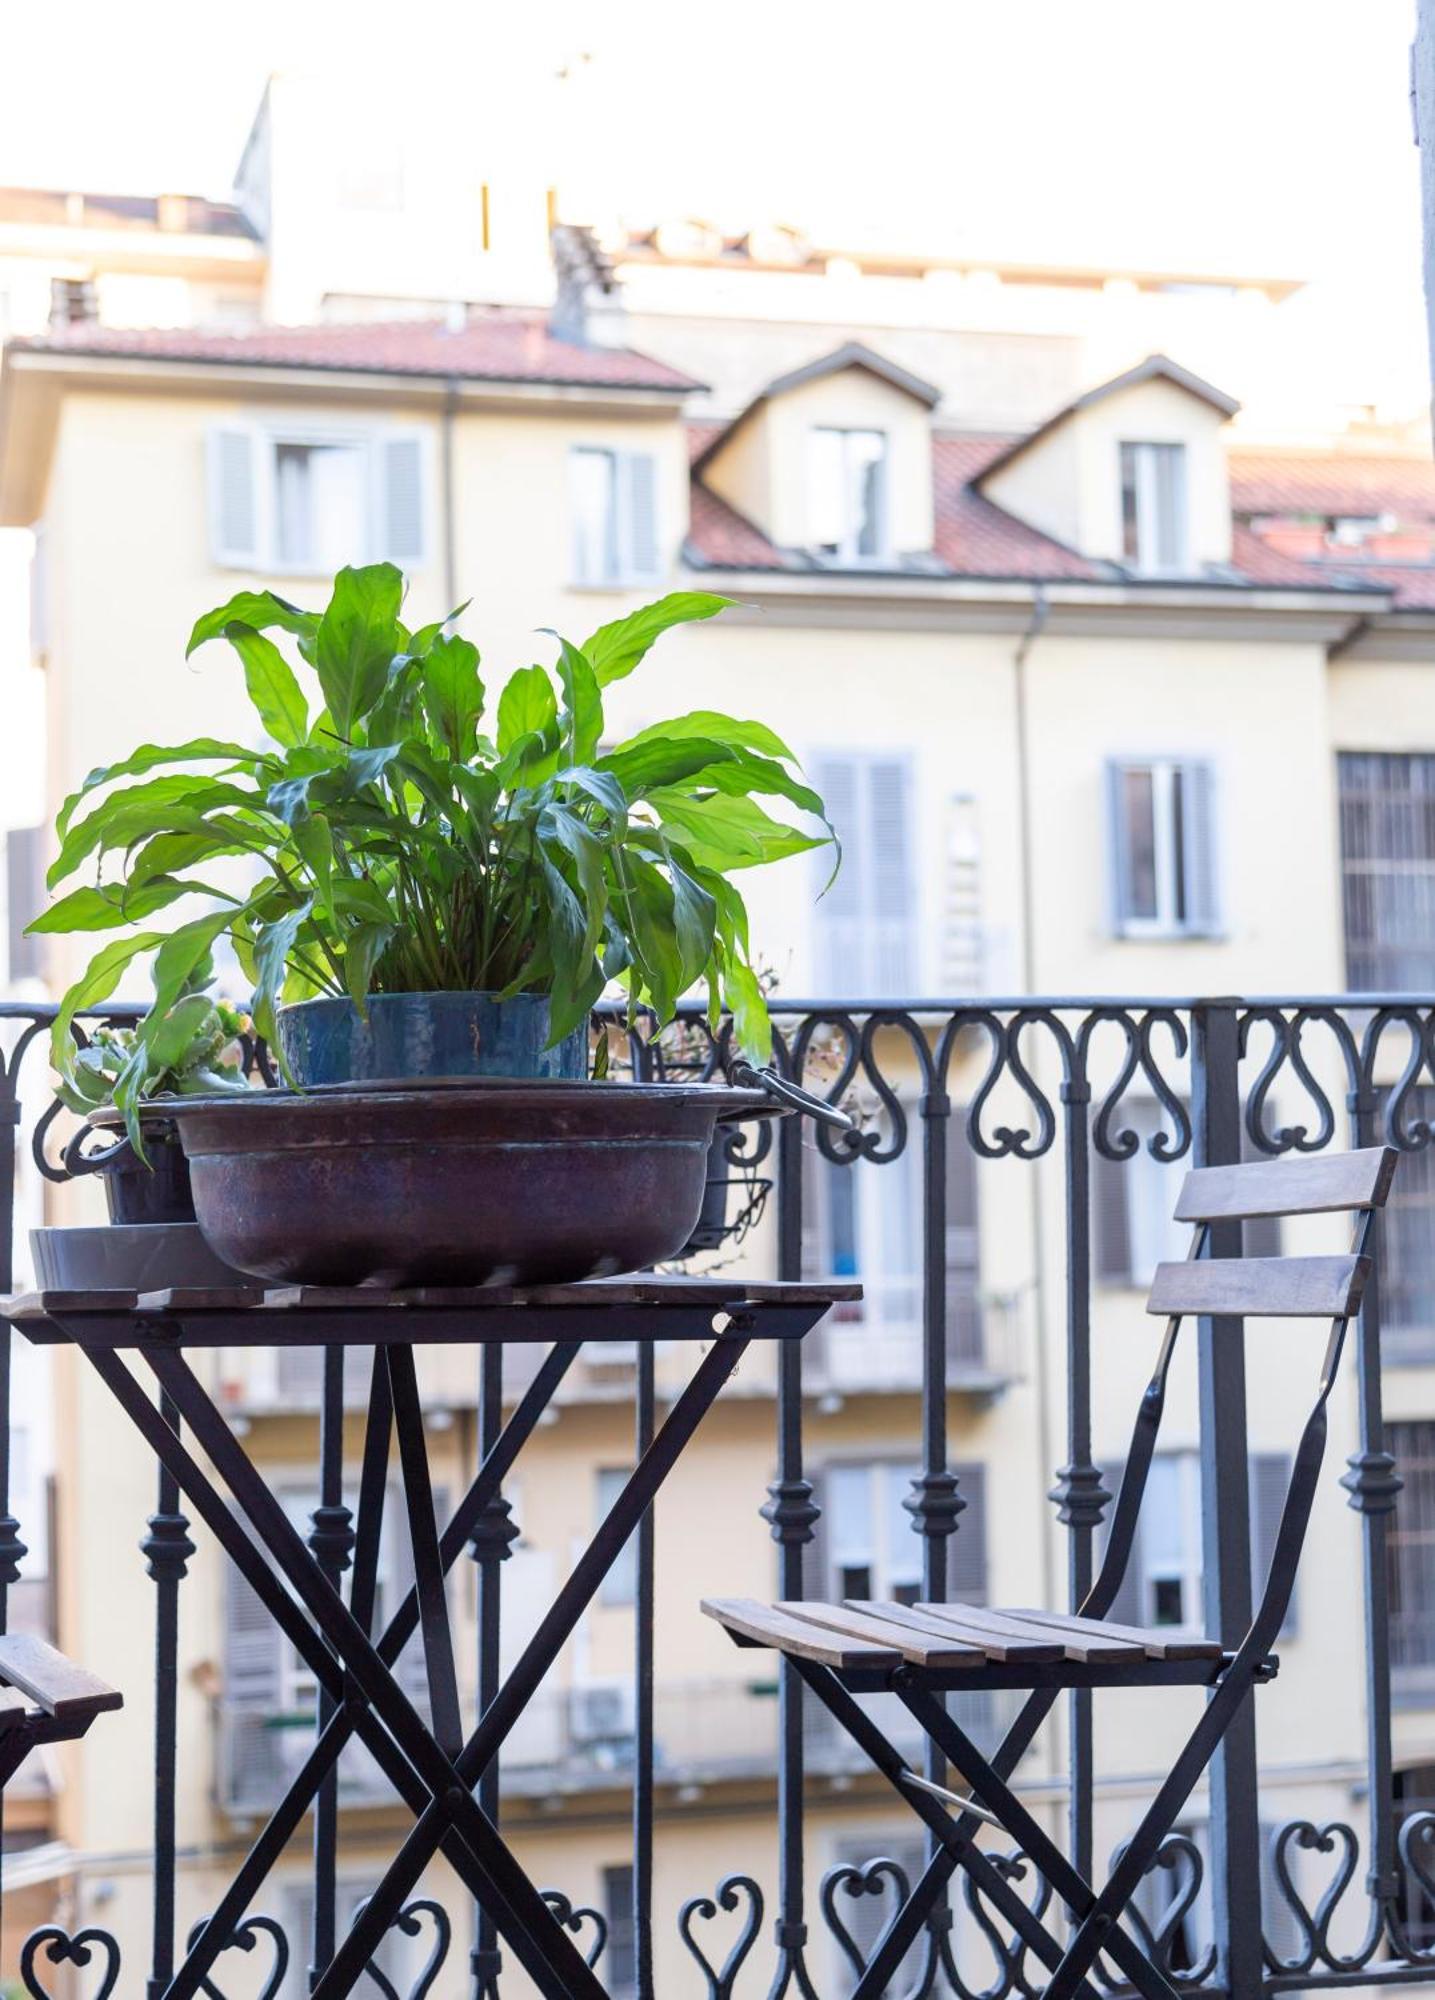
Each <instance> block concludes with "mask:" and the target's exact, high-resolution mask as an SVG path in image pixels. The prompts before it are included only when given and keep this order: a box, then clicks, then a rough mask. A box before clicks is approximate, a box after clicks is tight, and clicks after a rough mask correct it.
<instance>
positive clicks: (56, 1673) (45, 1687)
mask: <svg viewBox="0 0 1435 2000" xmlns="http://www.w3.org/2000/svg"><path fill="white" fill-rule="evenodd" d="M0 1680H4V1681H8V1683H9V1684H10V1686H11V1687H12V1688H18V1689H19V1690H20V1692H21V1693H22V1694H26V1695H28V1696H29V1697H30V1699H31V1701H33V1702H36V1703H38V1705H39V1706H40V1707H41V1708H43V1709H44V1711H45V1713H46V1714H47V1715H53V1716H54V1717H56V1719H57V1720H59V1721H74V1720H78V1719H80V1718H81V1717H84V1716H87V1715H99V1714H101V1713H103V1712H104V1711H105V1710H106V1709H112V1708H122V1707H123V1706H124V1697H123V1695H121V1694H120V1692H119V1691H118V1689H116V1688H112V1687H111V1686H110V1685H109V1683H108V1682H107V1681H102V1680H101V1679H100V1678H99V1676H98V1675H97V1674H92V1673H89V1672H87V1670H86V1669H85V1668H84V1667H77V1666H76V1665H75V1663H74V1661H73V1660H67V1659H66V1657H65V1655H64V1654H63V1653H59V1652H56V1650H55V1648H54V1647H53V1646H51V1645H47V1644H46V1642H45V1641H44V1640H43V1639H37V1638H34V1637H33V1636H32V1635H31V1634H30V1633H28V1632H10V1633H7V1634H5V1635H4V1636H3V1637H0Z"/></svg>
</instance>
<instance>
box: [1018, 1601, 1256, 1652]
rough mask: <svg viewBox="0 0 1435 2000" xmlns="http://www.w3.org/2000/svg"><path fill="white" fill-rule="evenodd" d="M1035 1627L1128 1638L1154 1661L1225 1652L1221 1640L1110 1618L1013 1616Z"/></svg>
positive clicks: (1051, 1613) (1031, 1612) (1049, 1614)
mask: <svg viewBox="0 0 1435 2000" xmlns="http://www.w3.org/2000/svg"><path fill="white" fill-rule="evenodd" d="M1013 1615H1014V1616H1015V1617H1018V1618H1023V1619H1025V1620H1026V1621H1027V1623H1028V1624H1031V1625H1043V1626H1049V1627H1050V1628H1051V1630H1052V1631H1054V1632H1072V1633H1075V1634H1076V1635H1078V1636H1080V1635H1081V1634H1083V1633H1084V1634H1088V1635H1089V1636H1091V1637H1092V1638H1100V1637H1103V1636H1104V1637H1107V1638H1111V1639H1124V1640H1126V1641H1127V1642H1128V1643H1129V1644H1131V1645H1135V1646H1141V1647H1143V1648H1144V1650H1145V1652H1146V1656H1147V1658H1148V1659H1152V1660H1219V1659H1220V1658H1221V1656H1222V1654H1223V1653H1224V1651H1225V1648H1224V1647H1223V1646H1222V1645H1221V1643H1220V1641H1219V1640H1218V1639H1196V1638H1192V1637H1191V1636H1190V1635H1189V1634H1179V1633H1173V1632H1168V1631H1166V1630H1165V1629H1164V1628H1162V1627H1160V1626H1155V1627H1149V1628H1148V1627H1147V1626H1144V1625H1122V1624H1120V1623H1119V1622H1118V1621H1116V1620H1115V1619H1110V1618H1083V1617H1081V1615H1080V1614H1079V1613H1077V1612H1064V1611H1034V1610H1025V1609H1023V1610H1021V1611H1017V1612H1015V1613H1014V1614H1013Z"/></svg>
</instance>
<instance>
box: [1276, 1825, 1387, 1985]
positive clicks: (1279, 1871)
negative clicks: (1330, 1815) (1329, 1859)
mask: <svg viewBox="0 0 1435 2000" xmlns="http://www.w3.org/2000/svg"><path fill="white" fill-rule="evenodd" d="M1293 1847H1299V1848H1303V1849H1304V1850H1305V1851H1306V1852H1307V1853H1309V1854H1334V1855H1335V1857H1336V1860H1335V1865H1334V1869H1333V1871H1332V1873H1331V1875H1330V1879H1329V1880H1328V1881H1327V1883H1326V1885H1325V1888H1324V1890H1323V1891H1322V1892H1321V1894H1320V1896H1319V1898H1318V1899H1317V1901H1316V1906H1315V1909H1314V1910H1311V1908H1310V1906H1309V1905H1308V1904H1307V1902H1306V1900H1305V1898H1304V1897H1303V1896H1302V1895H1301V1893H1300V1890H1299V1889H1298V1888H1297V1887H1296V1885H1295V1876H1294V1873H1293V1871H1292V1868H1291V1849H1292V1848H1293ZM1359 1860H1360V1843H1359V1841H1358V1840H1357V1839H1356V1837H1355V1834H1354V1831H1353V1830H1352V1829H1351V1828H1350V1827H1348V1826H1347V1825H1346V1824H1345V1823H1344V1821H1343V1820H1328V1821H1327V1822H1326V1824H1325V1825H1324V1826H1316V1825H1315V1823H1314V1821H1312V1820H1308V1819H1297V1820H1291V1821H1290V1822H1289V1823H1288V1824H1287V1825H1285V1826H1283V1827H1281V1828H1280V1829H1279V1831H1278V1832H1277V1833H1276V1834H1275V1835H1274V1836H1273V1837H1272V1840H1271V1869H1272V1873H1273V1874H1274V1876H1275V1879H1276V1886H1277V1888H1278V1889H1279V1891H1280V1894H1281V1899H1282V1901H1283V1902H1284V1903H1285V1904H1286V1906H1287V1908H1288V1909H1289V1911H1290V1913H1291V1915H1292V1916H1293V1917H1294V1918H1295V1920H1296V1923H1297V1925H1298V1926H1299V1928H1300V1932H1301V1937H1302V1940H1303V1943H1302V1946H1301V1948H1300V1949H1299V1950H1298V1951H1297V1952H1296V1953H1295V1954H1294V1955H1293V1956H1292V1957H1289V1958H1280V1957H1278V1956H1277V1954H1276V1953H1275V1951H1273V1950H1272V1948H1271V1945H1270V1943H1269V1941H1267V1943H1266V1947H1265V1954H1266V1963H1267V1965H1268V1966H1270V1968H1271V1970H1272V1971H1274V1972H1306V1971H1309V1969H1310V1967H1311V1966H1312V1965H1314V1964H1315V1963H1316V1961H1317V1960H1318V1959H1319V1960H1321V1961H1323V1962H1325V1963H1326V1964H1329V1963H1331V1962H1332V1955H1331V1948H1330V1926H1331V1922H1332V1920H1333V1919H1334V1917H1335V1913H1336V1911H1337V1909H1338V1908H1339V1907H1340V1902H1341V1898H1342V1897H1343V1896H1344V1894H1345V1892H1346V1890H1347V1889H1348V1888H1349V1887H1350V1885H1351V1882H1352V1881H1353V1880H1354V1877H1355V1870H1356V1866H1357V1864H1358V1862H1359ZM1266 1931H1267V1938H1268V1939H1269V1932H1270V1924H1269V1922H1267V1925H1266ZM1362 1962H1363V1961H1362V1960H1361V1959H1359V1958H1357V1959H1354V1960H1351V1961H1349V1963H1350V1964H1352V1965H1355V1964H1359V1963H1362Z"/></svg>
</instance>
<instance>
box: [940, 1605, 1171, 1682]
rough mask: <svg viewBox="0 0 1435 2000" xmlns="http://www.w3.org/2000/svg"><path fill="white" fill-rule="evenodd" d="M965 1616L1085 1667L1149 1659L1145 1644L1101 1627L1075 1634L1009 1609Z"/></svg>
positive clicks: (979, 1610) (1115, 1664) (1005, 1637)
mask: <svg viewBox="0 0 1435 2000" xmlns="http://www.w3.org/2000/svg"><path fill="white" fill-rule="evenodd" d="M924 1608H925V1609H928V1610H932V1609H935V1608H936V1607H935V1606H930V1605H929V1606H926V1607H924ZM965 1615H966V1616H967V1617H971V1616H973V1615H975V1617H977V1618H978V1619H980V1620H981V1621H982V1623H983V1624H984V1625H989V1626H990V1627H991V1629H992V1630H993V1632H996V1633H999V1634H1000V1635H1001V1637H1002V1638H1003V1639H1007V1640H1020V1639H1026V1640H1034V1641H1035V1642H1036V1643H1037V1644H1038V1645H1059V1646H1060V1647H1061V1650H1062V1657H1063V1658H1064V1659H1068V1660H1078V1661H1080V1662H1081V1663H1082V1664H1083V1665H1084V1666H1089V1667H1114V1666H1119V1665H1120V1664H1121V1663H1122V1662H1123V1661H1124V1662H1128V1663H1129V1662H1131V1661H1134V1660H1144V1659H1145V1658H1146V1647H1145V1644H1144V1643H1143V1642H1141V1641H1139V1640H1138V1641H1133V1640H1131V1639H1126V1638H1123V1637H1122V1636H1121V1635H1120V1633H1116V1632H1106V1631H1104V1630H1102V1628H1101V1627H1100V1626H1097V1627H1095V1629H1094V1630H1090V1631H1084V1632H1083V1631H1073V1630H1072V1629H1071V1628H1070V1627H1069V1626H1068V1627H1057V1626H1054V1625H1046V1624H1042V1623H1040V1622H1039V1621H1038V1620H1036V1619H1034V1618H1028V1617H1027V1615H1026V1613H1025V1612H1023V1611H1009V1610H1008V1609H1007V1608H1006V1606H1005V1605H1003V1606H1002V1607H1001V1608H1000V1609H997V1610H988V1609H986V1608H984V1607H983V1608H981V1609H977V1610H976V1611H975V1613H974V1614H973V1612H972V1611H970V1610H968V1611H966V1612H965Z"/></svg>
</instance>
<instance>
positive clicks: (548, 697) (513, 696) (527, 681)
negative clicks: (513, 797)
mask: <svg viewBox="0 0 1435 2000" xmlns="http://www.w3.org/2000/svg"><path fill="white" fill-rule="evenodd" d="M557 722H558V697H557V695H555V694H554V692H553V683H552V681H550V680H549V678H548V676H547V674H546V673H544V671H543V669H542V667H520V668H519V669H518V671H517V672H516V673H514V674H510V676H509V678H508V680H507V682H506V683H505V685H504V689H503V693H502V694H501V695H500V696H499V697H498V754H499V755H500V756H501V757H507V755H508V754H509V752H510V751H511V750H514V749H516V748H517V747H518V744H519V743H520V741H521V740H522V738H523V737H525V736H537V737H540V738H541V737H545V736H547V734H548V733H549V731H550V730H553V729H555V728H556V726H557Z"/></svg>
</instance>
